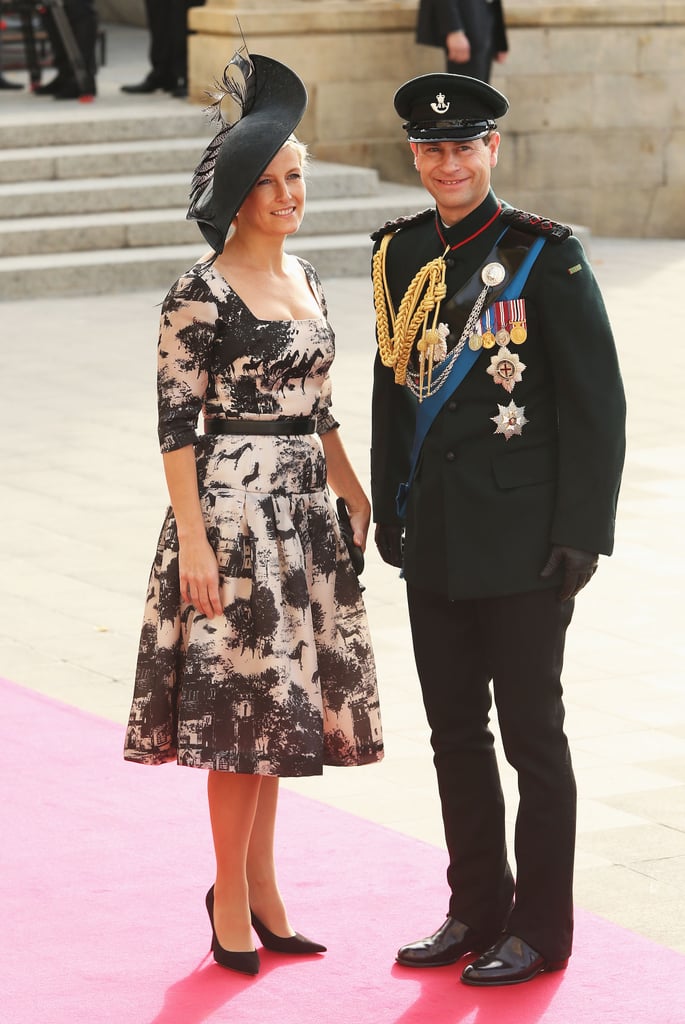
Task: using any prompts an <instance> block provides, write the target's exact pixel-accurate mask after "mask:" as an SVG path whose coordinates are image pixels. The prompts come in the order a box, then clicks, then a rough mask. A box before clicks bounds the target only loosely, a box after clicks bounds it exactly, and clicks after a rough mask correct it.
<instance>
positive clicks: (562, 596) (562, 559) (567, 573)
mask: <svg viewBox="0 0 685 1024" xmlns="http://www.w3.org/2000/svg"><path fill="white" fill-rule="evenodd" d="M597 562H598V556H597V555H594V554H592V552H590V551H580V550H579V549H578V548H567V547H564V546H563V545H561V544H553V545H552V549H551V551H550V553H549V558H548V559H547V561H546V562H545V567H544V569H543V570H542V572H541V573H540V575H541V576H552V575H553V574H554V573H555V572H556V571H557V569H559V568H560V567H561V566H563V570H564V578H563V580H562V583H561V587H560V588H559V600H560V601H570V600H571V598H572V597H575V596H576V594H577V593H578V592H579V591H581V590H582V589H583V587H584V586H585V584H586V583H589V582H590V580H591V579H592V577H593V576H594V575H595V572H596V570H597Z"/></svg>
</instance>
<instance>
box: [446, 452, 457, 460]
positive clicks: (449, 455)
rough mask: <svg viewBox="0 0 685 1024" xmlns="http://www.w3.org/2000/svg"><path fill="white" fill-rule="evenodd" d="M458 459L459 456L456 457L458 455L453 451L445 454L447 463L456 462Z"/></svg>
mask: <svg viewBox="0 0 685 1024" xmlns="http://www.w3.org/2000/svg"><path fill="white" fill-rule="evenodd" d="M456 457H457V456H456V454H455V453H454V452H451V451H450V452H445V459H446V461H447V462H454V460H455V459H456Z"/></svg>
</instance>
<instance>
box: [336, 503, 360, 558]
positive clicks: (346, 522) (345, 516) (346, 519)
mask: <svg viewBox="0 0 685 1024" xmlns="http://www.w3.org/2000/svg"><path fill="white" fill-rule="evenodd" d="M335 509H336V512H337V513H338V523H339V524H340V534H341V536H342V539H343V540H344V541H345V546H346V548H347V551H348V554H349V556H350V561H351V562H352V568H353V569H354V571H355V572H356V574H357V576H361V574H362V573H363V571H364V552H363V551H362V549H361V548H360V547H358V546H357V545H356V544H355V543H354V538H353V535H352V523H351V522H350V516H349V513H348V511H347V505H346V504H345V502H344V500H343V499H342V498H338V500H337V501H336V503H335Z"/></svg>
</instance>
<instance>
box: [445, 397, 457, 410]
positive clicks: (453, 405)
mask: <svg viewBox="0 0 685 1024" xmlns="http://www.w3.org/2000/svg"><path fill="white" fill-rule="evenodd" d="M447 408H448V409H449V411H450V412H456V411H457V402H455V400H454V399H452V400H451V401H449V402H448V403H447Z"/></svg>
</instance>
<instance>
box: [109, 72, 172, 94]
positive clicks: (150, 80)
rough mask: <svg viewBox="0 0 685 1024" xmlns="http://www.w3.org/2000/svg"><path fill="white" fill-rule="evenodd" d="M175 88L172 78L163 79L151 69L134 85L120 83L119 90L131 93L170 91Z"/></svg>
mask: <svg viewBox="0 0 685 1024" xmlns="http://www.w3.org/2000/svg"><path fill="white" fill-rule="evenodd" d="M175 88H176V82H174V81H173V80H172V79H165V78H162V77H160V75H157V74H155V72H154V71H151V72H150V73H149V75H146V76H145V78H144V79H143V81H142V82H138V83H137V84H136V85H122V87H121V91H122V92H127V93H131V94H133V95H140V94H146V93H151V92H157V91H158V90H161V91H162V92H171V90H172V89H175Z"/></svg>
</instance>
